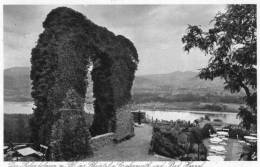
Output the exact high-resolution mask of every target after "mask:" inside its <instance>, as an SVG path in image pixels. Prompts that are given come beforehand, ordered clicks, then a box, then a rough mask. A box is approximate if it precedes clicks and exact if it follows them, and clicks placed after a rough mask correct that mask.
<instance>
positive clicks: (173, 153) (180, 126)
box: [149, 121, 207, 160]
mask: <svg viewBox="0 0 260 167" xmlns="http://www.w3.org/2000/svg"><path fill="white" fill-rule="evenodd" d="M202 140H203V136H202V131H201V129H200V128H198V127H192V126H191V125H189V124H188V123H187V122H185V121H176V122H173V123H170V122H169V123H168V124H155V125H154V127H153V136H152V140H151V147H150V150H149V152H150V153H157V154H160V155H163V156H167V157H171V158H176V159H181V160H183V159H184V160H205V159H206V155H207V149H206V147H205V146H204V144H203V143H202ZM198 147H199V149H198ZM198 151H199V153H198Z"/></svg>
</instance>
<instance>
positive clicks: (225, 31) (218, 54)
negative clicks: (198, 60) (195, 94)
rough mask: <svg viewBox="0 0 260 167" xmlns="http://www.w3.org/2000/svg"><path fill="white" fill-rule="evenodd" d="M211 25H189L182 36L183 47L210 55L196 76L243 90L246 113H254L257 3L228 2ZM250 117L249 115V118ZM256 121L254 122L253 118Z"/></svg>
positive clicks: (242, 112)
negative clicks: (203, 26) (246, 106)
mask: <svg viewBox="0 0 260 167" xmlns="http://www.w3.org/2000/svg"><path fill="white" fill-rule="evenodd" d="M212 22H214V26H213V28H210V29H209V30H208V31H203V30H202V29H201V27H200V26H193V25H189V26H188V29H187V34H186V35H184V36H183V38H182V42H183V43H184V44H185V46H184V50H185V51H188V52H189V51H190V50H191V49H192V48H199V49H200V50H202V51H204V52H205V54H206V55H210V56H211V58H210V60H209V63H208V65H207V67H205V68H202V69H201V71H200V73H199V77H200V78H202V79H210V80H213V79H214V78H216V77H221V78H223V79H224V80H225V89H228V90H230V91H231V92H232V93H233V92H239V91H240V90H241V89H243V90H244V91H245V93H246V97H245V102H246V104H247V105H248V106H249V107H250V109H251V110H250V112H249V110H248V112H247V113H246V112H245V110H244V109H241V110H240V111H241V113H240V114H239V116H241V118H248V117H247V116H246V117H244V116H242V115H243V114H244V113H246V114H251V116H252V117H256V111H257V109H256V107H257V103H256V87H257V82H256V70H257V69H256V59H257V55H256V46H257V43H256V5H228V7H227V10H226V12H225V13H218V14H217V15H216V16H215V18H214V19H213V20H212ZM250 119H251V118H250ZM252 123H256V122H252Z"/></svg>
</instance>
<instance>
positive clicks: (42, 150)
mask: <svg viewBox="0 0 260 167" xmlns="http://www.w3.org/2000/svg"><path fill="white" fill-rule="evenodd" d="M47 150H48V147H47V146H45V145H42V144H40V151H39V152H38V153H37V154H38V155H39V156H40V157H41V160H46V153H47Z"/></svg>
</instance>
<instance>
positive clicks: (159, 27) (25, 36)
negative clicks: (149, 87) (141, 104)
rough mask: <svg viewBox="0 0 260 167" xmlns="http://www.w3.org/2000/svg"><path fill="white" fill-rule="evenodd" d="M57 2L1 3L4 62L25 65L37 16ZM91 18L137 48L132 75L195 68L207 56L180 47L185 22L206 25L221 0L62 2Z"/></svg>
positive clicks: (41, 17) (222, 7)
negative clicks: (205, 0) (185, 1)
mask: <svg viewBox="0 0 260 167" xmlns="http://www.w3.org/2000/svg"><path fill="white" fill-rule="evenodd" d="M56 7H58V6H54V5H51V6H47V5H5V6H4V68H10V67H14V66H30V57H31V49H32V48H33V47H34V46H35V45H36V41H37V39H38V36H39V34H40V33H41V32H43V28H42V22H43V21H44V20H45V18H46V16H47V14H48V13H49V12H50V11H51V10H52V9H55V8H56ZM67 7H70V8H72V9H74V10H77V11H79V12H81V13H82V14H84V15H85V16H86V17H87V18H89V19H90V20H92V21H93V22H94V23H96V24H98V25H100V26H104V27H106V28H107V29H108V30H110V31H112V32H114V33H115V34H116V35H119V34H120V35H123V36H125V37H127V38H128V39H130V40H131V41H132V42H133V43H134V45H135V47H136V49H137V52H138V55H139V60H140V62H139V65H138V70H137V72H136V73H137V75H145V74H160V73H170V72H174V71H198V69H200V68H202V67H204V66H206V65H207V62H208V59H209V57H208V56H205V54H204V53H202V52H200V51H199V50H196V49H195V50H192V51H191V52H190V53H189V54H187V53H186V52H184V50H183V44H182V42H181V38H182V36H183V35H184V34H185V31H186V28H187V26H188V24H191V25H201V26H202V28H204V29H207V28H209V27H211V26H212V24H210V21H211V20H212V19H213V17H214V16H215V15H216V13H218V12H219V11H222V12H223V11H224V10H225V8H226V5H77V6H71V5H68V6H67Z"/></svg>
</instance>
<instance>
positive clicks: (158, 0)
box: [0, 0, 260, 167]
mask: <svg viewBox="0 0 260 167" xmlns="http://www.w3.org/2000/svg"><path fill="white" fill-rule="evenodd" d="M0 3H1V8H0V14H1V20H0V26H1V32H0V39H1V41H0V53H2V54H1V56H0V66H1V68H2V71H1V72H0V109H1V111H2V113H1V114H0V125H1V126H0V131H1V132H2V135H0V143H1V144H0V148H1V150H2V147H3V69H4V68H3V67H4V64H3V62H4V61H3V54H4V52H3V5H7V4H9V5H15V4H16V5H29V4H32V5H47V4H48V5H82V4H93V5H94V4H95V5H101V4H107V5H113V4H123V5H127V4H136V5H140V4H257V27H259V3H260V1H257V0H56V1H54V0H0ZM257 37H259V31H257ZM258 49H259V42H258V45H257V50H258ZM259 61H260V60H259V58H258V60H257V64H259ZM257 67H258V66H257ZM259 81H260V79H259V73H258V75H257V82H258V83H259ZM258 90H259V87H258V89H257V92H258ZM259 101H260V98H258V101H257V102H258V106H259V104H260V103H259ZM258 115H259V114H258ZM259 122H260V121H259V116H258V125H257V127H258V133H257V134H258V139H259V138H260V135H259V129H260V125H259ZM258 159H260V153H259V140H258ZM0 166H8V167H12V166H15V167H22V166H27V167H31V166H32V167H34V166H35V167H51V166H57V167H65V166H69V167H88V166H90V167H96V166H97V167H116V166H121V167H123V166H135V167H161V166H170V167H179V166H180V167H182V166H185V167H195V166H211V167H212V166H221V167H224V166H232V167H233V166H234V167H248V166H249V167H254V166H260V160H258V161H254V162H249V161H225V162H183V161H182V162H180V161H177V162H169V161H164V162H156V161H153V162H149V161H134V162H102V161H99V162H81V161H80V162H34V163H32V162H25V163H23V162H16V163H13V162H3V151H0Z"/></svg>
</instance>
